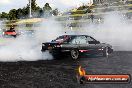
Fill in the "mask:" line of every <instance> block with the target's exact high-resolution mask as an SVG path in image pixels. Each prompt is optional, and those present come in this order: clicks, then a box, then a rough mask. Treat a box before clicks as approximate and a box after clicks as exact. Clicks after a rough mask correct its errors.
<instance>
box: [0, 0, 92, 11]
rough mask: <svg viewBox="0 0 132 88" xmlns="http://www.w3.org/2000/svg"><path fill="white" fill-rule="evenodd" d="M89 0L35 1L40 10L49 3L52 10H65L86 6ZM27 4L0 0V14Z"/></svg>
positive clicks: (26, 1)
mask: <svg viewBox="0 0 132 88" xmlns="http://www.w3.org/2000/svg"><path fill="white" fill-rule="evenodd" d="M88 2H90V0H36V3H37V5H38V6H40V7H41V8H42V7H43V6H44V4H45V3H49V4H50V6H51V7H52V8H58V9H59V10H67V9H69V8H73V7H77V6H80V5H82V4H87V3H88ZM27 4H28V0H0V13H1V12H9V10H11V9H18V8H23V7H24V6H26V5H27Z"/></svg>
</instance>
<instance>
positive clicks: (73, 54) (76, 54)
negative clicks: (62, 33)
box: [71, 50, 79, 60]
mask: <svg viewBox="0 0 132 88" xmlns="http://www.w3.org/2000/svg"><path fill="white" fill-rule="evenodd" d="M71 58H72V59H73V60H77V59H78V58H79V51H78V50H71Z"/></svg>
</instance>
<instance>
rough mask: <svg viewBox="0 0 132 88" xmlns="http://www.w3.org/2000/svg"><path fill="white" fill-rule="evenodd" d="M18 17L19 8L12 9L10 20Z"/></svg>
mask: <svg viewBox="0 0 132 88" xmlns="http://www.w3.org/2000/svg"><path fill="white" fill-rule="evenodd" d="M17 18H18V14H17V10H16V9H12V10H10V11H9V19H10V20H16V19H17Z"/></svg>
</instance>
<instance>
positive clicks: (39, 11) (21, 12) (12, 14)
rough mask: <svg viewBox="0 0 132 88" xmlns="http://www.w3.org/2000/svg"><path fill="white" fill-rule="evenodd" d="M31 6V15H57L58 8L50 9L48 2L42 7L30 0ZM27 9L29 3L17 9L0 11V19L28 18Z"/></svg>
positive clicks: (34, 0)
mask: <svg viewBox="0 0 132 88" xmlns="http://www.w3.org/2000/svg"><path fill="white" fill-rule="evenodd" d="M31 6H32V7H31V8H32V11H31V12H32V17H39V18H40V17H50V16H52V15H54V16H57V15H58V13H59V11H58V9H57V8H56V9H52V8H51V6H50V5H49V3H46V4H45V5H44V7H43V8H40V7H39V6H38V5H37V3H36V0H32V2H31ZM29 9H30V5H29V4H27V5H26V6H25V7H23V8H19V9H11V10H10V11H9V12H8V13H6V12H2V13H0V19H7V20H17V19H26V18H29Z"/></svg>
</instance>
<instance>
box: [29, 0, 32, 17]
mask: <svg viewBox="0 0 132 88" xmlns="http://www.w3.org/2000/svg"><path fill="white" fill-rule="evenodd" d="M31 3H32V1H31V0H29V17H30V18H31V17H32V5H31Z"/></svg>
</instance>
